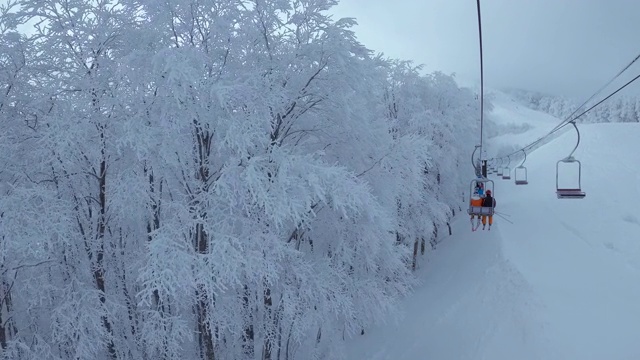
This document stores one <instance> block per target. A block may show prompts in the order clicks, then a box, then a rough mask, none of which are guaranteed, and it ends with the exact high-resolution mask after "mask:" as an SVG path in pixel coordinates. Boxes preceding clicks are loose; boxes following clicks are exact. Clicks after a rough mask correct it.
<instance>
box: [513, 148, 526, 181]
mask: <svg viewBox="0 0 640 360" xmlns="http://www.w3.org/2000/svg"><path fill="white" fill-rule="evenodd" d="M522 152H523V153H524V159H523V160H522V163H520V165H519V166H517V167H516V168H515V169H514V170H513V177H514V178H515V179H514V180H515V182H516V185H527V184H528V183H529V182H528V181H527V168H526V167H524V162H525V161H527V153H526V152H525V151H524V150H522Z"/></svg>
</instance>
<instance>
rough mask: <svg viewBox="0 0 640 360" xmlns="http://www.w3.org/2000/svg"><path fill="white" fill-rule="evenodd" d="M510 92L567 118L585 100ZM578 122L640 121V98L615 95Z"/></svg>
mask: <svg viewBox="0 0 640 360" xmlns="http://www.w3.org/2000/svg"><path fill="white" fill-rule="evenodd" d="M508 92H509V93H510V94H512V95H514V96H515V97H516V98H517V99H518V100H521V101H523V102H524V103H525V104H527V105H529V107H531V108H532V109H534V110H539V111H543V112H545V113H547V114H550V115H553V116H556V117H559V118H566V117H568V116H569V115H571V113H573V112H574V111H575V110H576V108H578V106H580V104H581V103H582V102H583V101H584V100H582V99H574V98H568V97H562V96H555V95H549V94H544V93H539V92H534V91H527V90H508ZM599 99H600V98H597V99H595V100H593V101H591V102H590V103H588V104H587V106H586V107H585V108H584V109H581V111H580V112H582V111H584V110H586V109H588V108H589V107H590V106H592V105H593V104H595V103H596V101H599ZM580 112H579V113H580ZM579 113H578V114H579ZM578 122H582V123H607V122H640V98H639V97H634V96H615V97H613V98H611V99H609V100H607V101H606V102H604V103H602V104H601V105H599V106H598V107H596V108H595V109H593V110H591V111H589V112H588V113H586V114H585V115H584V116H582V117H580V119H579V120H578Z"/></svg>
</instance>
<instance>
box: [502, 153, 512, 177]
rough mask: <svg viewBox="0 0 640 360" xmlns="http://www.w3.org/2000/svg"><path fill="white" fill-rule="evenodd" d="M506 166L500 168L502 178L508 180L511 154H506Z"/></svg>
mask: <svg viewBox="0 0 640 360" xmlns="http://www.w3.org/2000/svg"><path fill="white" fill-rule="evenodd" d="M507 160H508V162H507V166H505V167H504V169H502V178H503V179H504V180H510V179H511V169H510V168H509V165H511V156H507Z"/></svg>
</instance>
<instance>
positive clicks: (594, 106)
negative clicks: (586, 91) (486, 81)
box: [509, 55, 640, 155]
mask: <svg viewBox="0 0 640 360" xmlns="http://www.w3.org/2000/svg"><path fill="white" fill-rule="evenodd" d="M638 59H640V55H638V56H636V57H635V58H634V59H633V60H632V61H631V63H629V64H628V65H627V66H625V67H624V69H622V70H621V71H620V72H619V73H618V74H617V75H616V76H615V77H614V78H613V79H611V80H610V81H609V82H608V83H607V84H606V85H605V86H604V87H602V88H601V89H600V90H598V91H597V92H596V93H595V94H594V95H592V96H591V97H590V98H589V99H588V100H587V101H585V102H584V103H583V104H582V105H580V107H578V109H580V108H582V107H584V105H585V104H586V103H588V102H589V101H590V100H591V99H593V98H594V97H595V95H597V94H598V93H600V92H601V91H602V89H604V88H605V87H607V86H608V85H610V84H611V83H612V82H613V81H614V80H615V79H617V78H618V77H619V76H620V74H622V73H623V72H624V71H626V70H627V69H628V68H629V67H630V66H631V65H633V64H634V63H635V62H636V61H637V60H638ZM638 78H640V75H637V76H636V77H634V78H633V79H631V80H629V81H628V82H627V83H625V84H624V85H622V86H621V87H619V88H618V89H616V90H615V91H614V92H612V93H611V94H609V95H607V96H606V97H605V98H603V99H602V100H600V101H598V102H597V103H595V104H594V105H593V106H591V107H589V108H588V109H587V110H585V111H583V112H582V113H580V114H579V115H577V116H575V117H573V118H572V117H571V116H573V115H575V113H576V112H577V111H574V112H573V113H572V114H571V115H570V116H569V117H567V118H566V119H565V120H563V121H562V122H560V124H558V125H557V126H556V127H554V128H553V129H552V130H551V131H549V132H548V133H547V134H546V135H544V136H542V137H540V138H538V139H537V140H535V141H533V142H532V143H530V144H528V145H526V146H524V147H523V148H521V149H519V150H517V151H514V152H513V153H511V154H509V155H515V154H517V153H518V152H520V151H524V150H527V149H531V148H532V147H533V146H535V145H536V144H538V143H539V142H541V141H542V140H544V139H546V138H548V137H549V136H551V135H552V134H554V133H556V132H557V131H559V130H560V129H562V128H563V127H565V126H567V125H569V124H570V123H571V122H573V121H575V120H577V119H579V118H580V117H582V116H584V115H585V114H586V113H588V112H589V111H591V110H593V109H594V108H596V107H597V106H599V105H600V104H602V103H603V102H605V101H607V100H608V99H610V98H611V97H612V96H614V95H615V94H617V93H618V92H620V91H622V89H624V88H626V87H627V86H629V85H631V83H633V82H634V81H636V80H638Z"/></svg>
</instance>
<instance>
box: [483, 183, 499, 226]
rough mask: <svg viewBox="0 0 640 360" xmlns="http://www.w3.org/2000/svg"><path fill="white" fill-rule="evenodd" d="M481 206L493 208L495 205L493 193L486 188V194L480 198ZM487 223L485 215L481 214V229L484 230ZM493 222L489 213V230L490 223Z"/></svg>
mask: <svg viewBox="0 0 640 360" xmlns="http://www.w3.org/2000/svg"><path fill="white" fill-rule="evenodd" d="M482 207H492V208H494V209H495V207H496V199H494V198H493V194H491V190H487V194H486V195H485V197H484V199H482ZM486 224H487V215H482V230H484V227H485V225H486ZM492 224H493V214H491V215H489V230H491V225H492Z"/></svg>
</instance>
